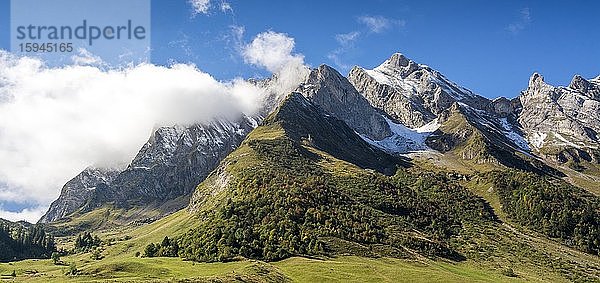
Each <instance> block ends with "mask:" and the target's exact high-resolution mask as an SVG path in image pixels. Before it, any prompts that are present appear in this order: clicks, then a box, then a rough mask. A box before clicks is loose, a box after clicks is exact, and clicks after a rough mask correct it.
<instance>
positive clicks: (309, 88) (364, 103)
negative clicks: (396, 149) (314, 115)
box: [297, 65, 392, 140]
mask: <svg viewBox="0 0 600 283" xmlns="http://www.w3.org/2000/svg"><path fill="white" fill-rule="evenodd" d="M297 92H299V93H301V94H302V95H303V96H304V97H306V98H307V99H308V100H309V101H310V102H312V103H313V104H315V105H317V106H319V107H320V108H321V109H322V110H324V111H325V112H327V113H328V114H331V115H333V116H335V117H336V118H338V119H340V120H342V121H344V122H346V124H348V125H349V126H350V127H351V128H352V129H354V130H355V131H356V132H358V133H360V134H362V135H365V136H367V137H369V138H371V139H374V140H382V139H384V138H386V137H389V136H390V135H391V134H392V132H391V130H390V127H389V125H388V124H387V122H386V121H385V119H384V118H383V116H381V114H379V113H378V112H377V110H376V109H375V108H373V107H372V106H371V105H370V104H369V101H368V100H367V99H366V98H364V97H363V96H362V95H361V94H360V93H358V91H357V90H356V89H355V88H354V86H353V85H352V84H351V83H350V82H349V81H348V79H346V77H344V76H342V75H341V74H340V73H339V72H338V71H336V70H335V69H334V68H332V67H329V66H327V65H321V66H319V67H318V68H317V69H314V70H312V71H311V72H310V74H309V75H308V78H307V79H306V81H305V82H304V83H302V84H301V85H300V87H298V89H297Z"/></svg>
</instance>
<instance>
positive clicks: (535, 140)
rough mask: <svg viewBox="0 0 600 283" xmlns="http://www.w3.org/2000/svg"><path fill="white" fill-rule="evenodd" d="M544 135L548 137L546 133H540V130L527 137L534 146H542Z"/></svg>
mask: <svg viewBox="0 0 600 283" xmlns="http://www.w3.org/2000/svg"><path fill="white" fill-rule="evenodd" d="M546 137H548V135H547V134H546V133H541V132H537V133H533V135H531V137H529V142H530V143H531V145H533V146H534V147H535V148H541V147H542V146H544V143H545V140H546Z"/></svg>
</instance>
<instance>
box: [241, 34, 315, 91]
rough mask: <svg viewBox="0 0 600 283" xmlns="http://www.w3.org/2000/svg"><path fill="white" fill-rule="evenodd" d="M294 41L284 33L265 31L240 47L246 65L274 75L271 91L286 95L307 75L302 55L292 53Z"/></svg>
mask: <svg viewBox="0 0 600 283" xmlns="http://www.w3.org/2000/svg"><path fill="white" fill-rule="evenodd" d="M295 45H296V44H295V41H294V39H293V38H291V37H289V36H288V35H286V34H284V33H277V32H274V31H267V32H263V33H260V34H258V35H257V36H256V37H255V38H254V39H253V40H252V41H251V42H250V43H248V44H246V45H245V46H243V47H242V50H241V54H242V57H243V58H244V61H246V63H249V64H252V65H255V66H259V67H263V68H265V69H267V70H268V71H270V72H271V73H273V74H274V76H275V78H276V81H275V82H274V83H273V84H272V85H271V87H272V88H273V89H272V91H275V92H278V93H282V94H287V93H288V92H290V91H292V90H294V89H295V88H296V87H297V86H298V84H299V83H300V82H302V81H303V80H304V79H305V78H306V76H307V75H308V73H309V68H308V66H307V65H306V64H305V63H304V55H302V54H297V53H293V51H294V46H295Z"/></svg>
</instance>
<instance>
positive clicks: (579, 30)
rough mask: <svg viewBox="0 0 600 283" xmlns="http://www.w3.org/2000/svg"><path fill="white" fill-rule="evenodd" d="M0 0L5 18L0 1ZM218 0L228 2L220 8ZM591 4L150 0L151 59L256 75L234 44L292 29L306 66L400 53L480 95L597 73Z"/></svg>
mask: <svg viewBox="0 0 600 283" xmlns="http://www.w3.org/2000/svg"><path fill="white" fill-rule="evenodd" d="M1 3H2V4H0V6H1V7H0V19H1V22H0V24H1V25H2V26H5V25H6V24H7V19H8V14H7V11H8V9H7V5H8V1H6V0H2V2H1ZM223 3H226V4H229V6H230V7H231V9H226V10H225V11H223V10H222V9H220V8H221V6H222V4H223ZM598 10H600V3H598V2H596V1H569V2H565V1H418V2H416V1H393V0H392V1H386V0H375V1H306V0H305V1H265V0H257V1H236V0H227V2H224V1H222V0H211V1H210V7H209V9H208V10H207V11H206V13H197V14H195V15H194V12H193V7H192V6H191V5H190V3H189V2H188V1H185V0H169V1H165V0H162V1H159V0H154V1H152V62H153V63H155V64H161V65H168V64H170V63H172V62H183V63H194V64H196V65H197V66H198V67H199V68H200V69H202V70H203V71H206V72H208V73H210V74H212V75H213V76H215V77H216V78H218V79H221V80H228V79H231V78H233V77H236V76H241V77H245V78H247V77H253V76H264V75H267V74H265V73H264V72H263V71H262V70H260V69H258V68H255V67H252V66H250V65H248V64H245V63H244V62H243V59H242V57H241V56H240V55H239V50H238V47H239V44H240V43H244V42H248V41H250V40H251V39H252V38H253V37H254V36H255V35H256V34H258V33H260V32H264V31H266V30H273V31H276V32H282V33H286V34H288V35H289V36H291V37H293V38H294V39H295V41H296V52H298V53H301V54H304V56H305V60H306V62H307V63H308V64H310V65H311V66H313V67H314V66H318V65H319V64H322V63H325V64H328V65H332V66H334V67H336V68H337V69H338V70H339V71H341V72H342V73H344V74H345V73H347V71H348V68H349V67H351V66H353V65H360V66H364V67H367V68H372V67H374V66H376V65H378V64H379V63H381V62H382V61H383V60H385V59H386V58H387V57H389V56H390V55H391V54H392V53H394V52H402V53H404V54H405V55H407V57H409V58H411V59H413V60H415V61H417V62H419V63H424V64H427V65H430V66H431V67H433V68H435V69H438V70H439V71H441V72H442V73H444V74H445V75H446V76H447V77H449V78H450V79H452V80H454V81H456V82H457V83H459V84H461V85H464V86H465V87H467V88H470V89H472V90H474V91H476V92H478V93H480V94H482V95H484V96H487V97H497V96H508V97H514V96H516V95H518V93H519V92H520V91H521V90H522V89H523V88H525V87H526V84H527V81H528V78H529V76H530V75H531V73H533V72H534V71H537V72H540V73H542V74H543V75H544V76H545V78H546V80H547V81H549V82H551V83H553V84H561V85H564V84H568V82H569V81H570V79H571V78H572V76H573V75H574V74H581V75H583V76H584V77H588V78H589V77H595V76H597V75H600V29H599V28H598V26H600V20H598V18H597V11H598ZM242 29H243V31H244V33H243V35H242V36H241V37H236V34H235V32H234V31H238V32H239V31H240V30H242ZM6 30H7V29H4V28H3V29H1V31H0V37H1V38H2V40H0V48H3V49H8V48H9V45H8V35H7V32H6ZM238 35H239V33H238ZM344 35H345V36H344ZM336 39H337V40H336ZM344 39H346V40H344ZM240 40H241V42H240Z"/></svg>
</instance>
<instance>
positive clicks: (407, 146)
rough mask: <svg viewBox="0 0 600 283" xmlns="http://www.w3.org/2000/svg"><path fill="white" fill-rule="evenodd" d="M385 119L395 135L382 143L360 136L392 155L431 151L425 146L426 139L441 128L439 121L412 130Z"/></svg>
mask: <svg viewBox="0 0 600 283" xmlns="http://www.w3.org/2000/svg"><path fill="white" fill-rule="evenodd" d="M384 119H385V121H386V122H387V123H388V125H389V126H390V129H391V130H392V133H393V134H392V135H391V136H389V137H387V138H385V139H383V140H380V141H376V140H372V139H370V138H368V137H366V136H363V135H361V134H359V136H360V137H361V138H362V139H364V140H365V141H366V142H368V143H369V144H371V145H373V146H375V147H378V148H380V149H382V150H383V151H385V152H388V153H391V154H400V153H407V152H414V151H426V150H430V149H429V147H428V146H427V145H426V144H425V139H427V137H428V136H430V135H431V134H432V133H433V132H435V131H436V130H437V129H439V127H440V124H439V123H438V121H437V119H435V120H433V121H431V122H430V123H428V124H426V125H424V126H422V127H419V128H415V129H410V128H408V127H406V126H404V125H402V124H396V123H394V122H393V121H391V120H390V119H388V118H385V117H384Z"/></svg>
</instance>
